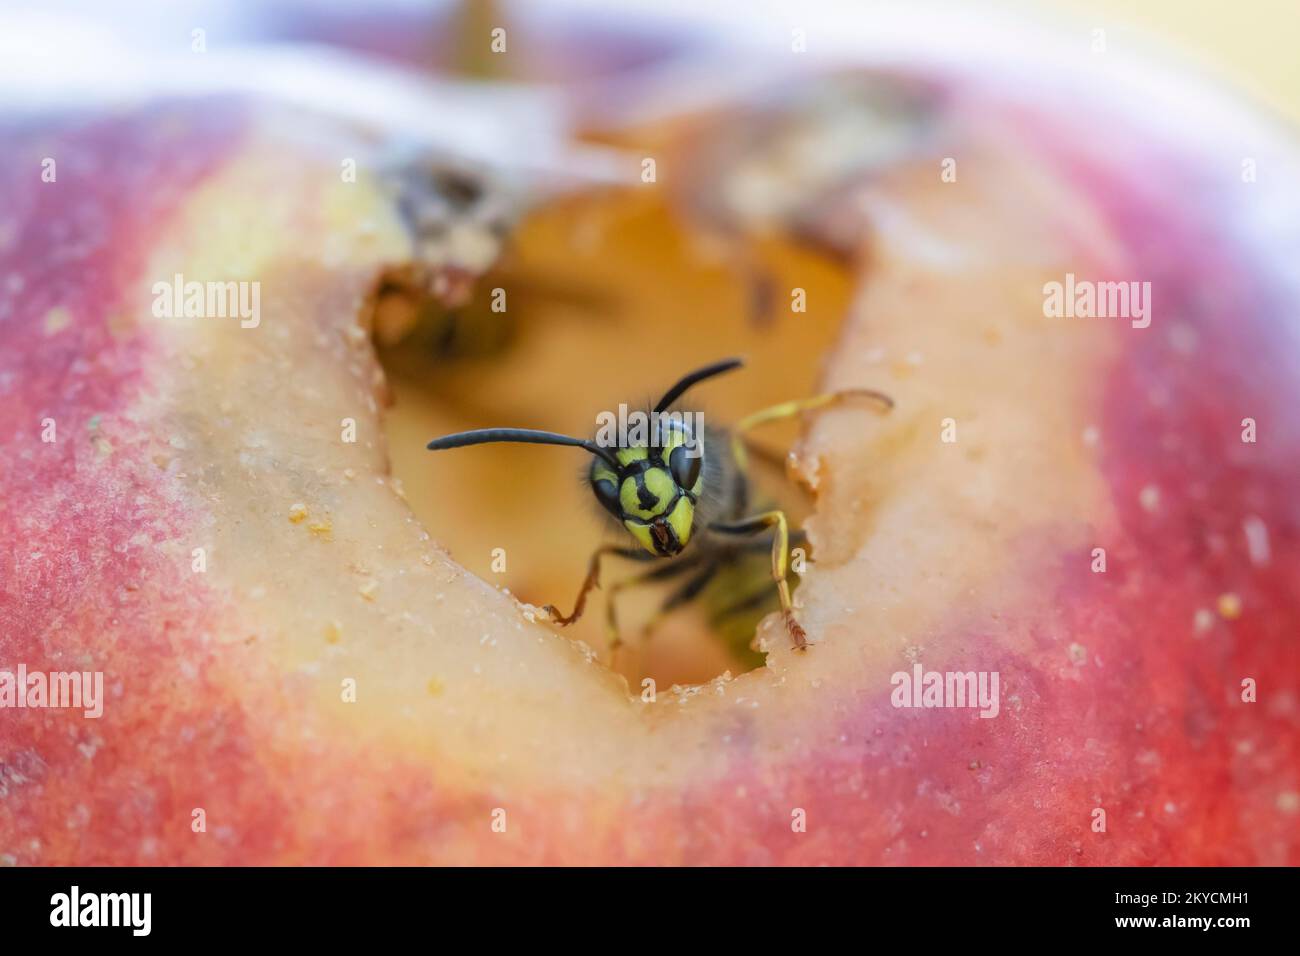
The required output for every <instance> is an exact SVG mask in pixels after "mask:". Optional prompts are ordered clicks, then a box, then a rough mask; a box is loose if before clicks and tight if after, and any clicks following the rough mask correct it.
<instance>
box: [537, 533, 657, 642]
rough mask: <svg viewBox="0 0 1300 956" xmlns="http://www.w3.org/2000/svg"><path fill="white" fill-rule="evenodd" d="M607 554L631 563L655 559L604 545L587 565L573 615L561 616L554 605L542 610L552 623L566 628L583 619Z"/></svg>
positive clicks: (598, 584)
mask: <svg viewBox="0 0 1300 956" xmlns="http://www.w3.org/2000/svg"><path fill="white" fill-rule="evenodd" d="M607 554H608V555H612V556H614V557H617V558H626V559H627V560H629V561H653V560H654V558H655V556H654V555H652V554H649V553H647V552H645V551H642V550H641V549H640V548H620V547H616V546H615V545H603V546H602V547H599V548H597V549H596V550H595V551H594V552H593V553H592V555H591V563H590V564H588V565H587V576H586V577H585V578H583V579H582V587H581V588H580V589H579V590H578V597H577V599H576V600H575V601H574V602H573V613H572V614H568V615H564V614H561V613H560V610H559V608H557V607H556V606H555V605H554V604H548V605H546V606H545V607H544V608H542V610H543V611H545V612H546V613H547V615H548V616H549V617H550V619H551V620H552V621H554V622H555V623H556V624H559V625H561V626H565V625H568V624H572V623H573V622H574V621H576V620H578V618H580V617H582V612H583V611H584V610H586V607H587V595H589V594H590V593H591V592H592V589H593V588H596V587H599V586H600V559H601V558H603V557H604V556H605V555H607Z"/></svg>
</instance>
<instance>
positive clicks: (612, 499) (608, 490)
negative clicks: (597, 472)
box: [591, 478, 621, 517]
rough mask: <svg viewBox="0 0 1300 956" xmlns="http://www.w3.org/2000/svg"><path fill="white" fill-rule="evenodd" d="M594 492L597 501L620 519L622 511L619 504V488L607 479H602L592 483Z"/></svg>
mask: <svg viewBox="0 0 1300 956" xmlns="http://www.w3.org/2000/svg"><path fill="white" fill-rule="evenodd" d="M591 488H592V490H593V491H594V492H595V493H596V500H597V501H599V502H600V504H601V507H603V508H604V509H605V510H606V511H608V512H609V513H610V514H612V515H614V516H615V517H618V516H619V514H620V512H621V509H620V507H619V502H618V486H617V485H615V484H614V482H612V481H610V480H609V479H607V478H601V479H598V480H596V481H593V482H592V483H591Z"/></svg>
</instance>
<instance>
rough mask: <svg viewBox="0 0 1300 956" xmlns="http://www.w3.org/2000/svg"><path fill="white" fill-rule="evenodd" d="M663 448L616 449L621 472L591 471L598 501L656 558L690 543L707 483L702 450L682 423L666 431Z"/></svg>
mask: <svg viewBox="0 0 1300 956" xmlns="http://www.w3.org/2000/svg"><path fill="white" fill-rule="evenodd" d="M662 437H663V441H662V443H661V444H660V445H659V446H652V445H647V444H634V445H629V446H626V447H621V448H617V449H615V452H614V455H615V457H616V458H617V459H618V463H619V467H618V470H617V471H615V470H614V468H613V466H612V464H611V463H609V462H607V461H605V460H604V459H601V458H597V459H595V460H594V461H593V462H592V465H591V475H590V479H591V487H592V490H593V491H594V492H595V494H596V499H597V500H598V501H599V502H600V503H601V505H602V506H603V507H604V508H605V509H606V510H607V511H609V513H610V514H612V515H614V517H616V518H618V519H619V520H620V521H621V522H622V523H623V526H624V527H625V528H627V530H628V532H629V533H630V534H631V535H632V536H633V537H634V538H636V539H637V541H639V542H640V543H641V546H642V547H643V548H645V549H646V550H647V551H649V552H651V553H652V554H657V555H661V556H663V557H670V556H672V555H675V554H678V553H679V552H681V550H682V549H683V548H685V547H686V544H687V542H689V541H690V539H691V531H692V529H693V527H694V524H695V503H696V501H697V500H698V498H699V494H700V491H701V489H702V486H703V483H704V477H703V472H704V447H703V441H702V440H697V439H696V438H695V436H694V433H693V432H692V431H691V429H690V428H689V426H686V425H685V424H683V423H682V422H680V421H677V422H675V423H672V424H670V425H669V426H668V427H666V428H665V429H664V434H663V436H662Z"/></svg>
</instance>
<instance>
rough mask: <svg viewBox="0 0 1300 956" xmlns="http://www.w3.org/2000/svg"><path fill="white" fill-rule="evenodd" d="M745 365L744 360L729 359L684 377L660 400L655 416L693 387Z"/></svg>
mask: <svg viewBox="0 0 1300 956" xmlns="http://www.w3.org/2000/svg"><path fill="white" fill-rule="evenodd" d="M744 364H745V360H744V359H738V358H729V359H723V360H722V361H721V362H714V363H713V364H712V365H706V366H704V368H700V369H696V370H695V371H694V372H691V373H690V374H689V375H685V376H683V377H682V380H681V381H680V382H678V383H677V384H676V385H674V386H673V387H672V388H670V389H668V391H666V392H664V397H663V398H661V399H659V404H658V405H656V406H655V414H658V413H659V412H662V411H663V410H664V409H666V408H667V407H668V406H669V405H671V404H672V403H673V402H675V401H677V399H679V398H681V397H682V393H683V392H685V391H686V390H687V389H688V388H690V387H691V386H692V385H695V384H697V383H699V382H702V381H704V380H705V379H706V378H713V376H715V375H721V374H722V373H723V372H730V371H731V370H732V369H733V368H739V367H740V366H742V365H744Z"/></svg>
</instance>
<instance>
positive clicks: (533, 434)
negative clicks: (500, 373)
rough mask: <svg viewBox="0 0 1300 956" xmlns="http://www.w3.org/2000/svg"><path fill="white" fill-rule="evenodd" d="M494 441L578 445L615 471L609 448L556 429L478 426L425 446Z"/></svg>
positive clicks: (442, 447) (616, 464)
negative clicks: (557, 431)
mask: <svg viewBox="0 0 1300 956" xmlns="http://www.w3.org/2000/svg"><path fill="white" fill-rule="evenodd" d="M493 443H512V444H525V445H566V446H569V447H572V448H581V449H583V450H584V451H589V452H591V454H593V455H599V456H600V457H601V458H603V459H605V461H607V462H609V464H610V465H612V466H613V467H614V469H615V470H616V471H617V470H618V468H619V461H618V458H617V457H615V455H614V453H613V452H612V451H610V450H609V449H608V448H602V447H601V446H600V445H597V444H596V443H595V442H594V441H590V440H588V439H585V438H573V437H571V436H569V435H560V434H558V433H556V432H542V431H536V430H534V429H532V428H479V429H477V430H475V431H472V432H457V433H456V434H454V435H443V436H442V437H441V438H435V439H434V440H433V441H431V442H429V444H427V445H426V446H425V447H426V448H427V449H429V451H443V450H445V449H448V448H464V447H466V446H468V445H490V444H493Z"/></svg>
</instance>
